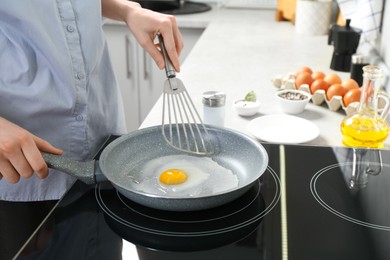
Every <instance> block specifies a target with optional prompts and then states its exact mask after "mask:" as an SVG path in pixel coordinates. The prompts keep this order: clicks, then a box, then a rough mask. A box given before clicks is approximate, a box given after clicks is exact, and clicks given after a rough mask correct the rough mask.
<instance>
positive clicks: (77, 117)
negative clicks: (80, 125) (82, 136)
mask: <svg viewBox="0 0 390 260" xmlns="http://www.w3.org/2000/svg"><path fill="white" fill-rule="evenodd" d="M83 119H84V117H83V116H82V115H77V116H76V121H79V122H80V121H83Z"/></svg>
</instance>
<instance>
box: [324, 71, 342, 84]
mask: <svg viewBox="0 0 390 260" xmlns="http://www.w3.org/2000/svg"><path fill="white" fill-rule="evenodd" d="M324 80H325V81H326V82H328V83H329V85H330V86H332V85H333V84H336V83H341V78H340V76H339V75H337V74H336V73H330V74H328V75H326V76H325V78H324Z"/></svg>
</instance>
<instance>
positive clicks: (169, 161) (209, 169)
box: [133, 155, 238, 197]
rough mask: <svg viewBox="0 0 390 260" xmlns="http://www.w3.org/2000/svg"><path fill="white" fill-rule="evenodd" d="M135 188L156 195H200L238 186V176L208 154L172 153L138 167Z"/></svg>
mask: <svg viewBox="0 0 390 260" xmlns="http://www.w3.org/2000/svg"><path fill="white" fill-rule="evenodd" d="M137 171H138V173H137V176H136V178H137V184H136V185H134V186H133V187H134V188H135V189H137V190H138V191H142V192H145V193H148V194H153V195H166V196H172V197H199V196H207V195H213V194H216V193H220V192H222V191H227V190H229V189H233V188H235V187H237V186H238V178H237V175H236V174H234V173H233V172H232V170H230V169H227V168H225V167H223V166H221V165H219V164H218V163H217V162H215V161H214V160H212V159H211V158H208V157H196V156H189V155H170V156H164V157H160V158H156V159H153V160H150V161H147V162H146V163H144V164H143V165H142V166H141V167H140V168H139V169H137Z"/></svg>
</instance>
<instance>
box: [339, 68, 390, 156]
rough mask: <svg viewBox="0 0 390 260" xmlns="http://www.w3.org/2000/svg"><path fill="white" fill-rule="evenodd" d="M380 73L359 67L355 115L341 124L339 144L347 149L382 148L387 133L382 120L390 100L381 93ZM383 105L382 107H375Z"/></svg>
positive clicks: (384, 119) (379, 69) (384, 118)
mask: <svg viewBox="0 0 390 260" xmlns="http://www.w3.org/2000/svg"><path fill="white" fill-rule="evenodd" d="M383 76H384V73H383V70H382V69H381V68H379V67H377V66H371V65H367V66H365V67H363V86H362V88H361V95H360V103H359V107H358V110H357V112H356V113H355V114H353V115H351V116H348V117H346V118H345V119H344V120H343V121H342V123H341V133H342V135H343V144H344V145H346V146H350V147H363V148H382V147H383V146H384V141H385V140H386V138H387V136H388V133H389V126H388V124H387V122H386V117H387V114H388V112H389V105H390V99H389V97H388V95H387V94H386V93H384V92H382V91H381V89H380V86H381V80H382V78H383ZM380 101H383V102H382V103H384V105H383V106H381V107H380V106H379V105H378V103H380Z"/></svg>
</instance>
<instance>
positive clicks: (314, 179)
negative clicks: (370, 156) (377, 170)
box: [310, 162, 390, 231]
mask: <svg viewBox="0 0 390 260" xmlns="http://www.w3.org/2000/svg"><path fill="white" fill-rule="evenodd" d="M362 163H363V162H362ZM342 166H353V163H352V162H341V163H336V164H332V165H329V166H327V167H325V168H323V169H321V170H319V171H318V172H317V173H316V174H314V176H313V177H312V178H311V180H310V190H311V193H312V194H313V196H314V198H315V199H316V200H317V201H318V203H320V205H321V206H323V207H324V208H325V209H327V210H328V211H330V212H331V213H333V214H335V215H336V216H339V217H341V218H343V219H345V220H347V221H350V222H352V223H355V224H358V225H361V226H365V227H369V228H374V229H378V230H384V231H390V227H388V226H383V225H377V224H373V223H368V222H365V221H362V220H358V219H355V218H353V217H350V216H347V215H345V214H343V213H341V212H339V211H337V210H336V209H334V208H332V207H331V206H329V205H328V204H327V203H326V202H325V201H324V200H323V199H322V198H321V197H320V195H319V194H318V191H317V188H316V187H317V182H318V179H319V178H320V177H321V175H322V174H325V173H327V172H329V171H330V170H332V169H334V168H339V167H342ZM382 166H387V167H390V165H388V164H382Z"/></svg>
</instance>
